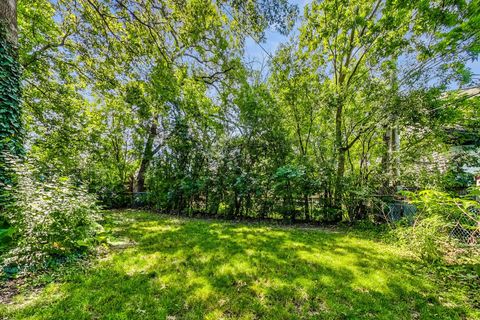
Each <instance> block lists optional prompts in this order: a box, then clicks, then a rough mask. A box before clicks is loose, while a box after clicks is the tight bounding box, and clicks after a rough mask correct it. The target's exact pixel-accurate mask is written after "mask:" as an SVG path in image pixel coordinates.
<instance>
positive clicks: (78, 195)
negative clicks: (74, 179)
mask: <svg viewBox="0 0 480 320" xmlns="http://www.w3.org/2000/svg"><path fill="white" fill-rule="evenodd" d="M15 171H16V180H17V181H16V183H15V187H10V189H9V190H8V192H9V193H10V195H9V196H10V198H11V199H12V200H13V201H11V202H10V204H9V205H8V206H7V207H6V210H5V213H4V214H5V216H6V219H7V221H8V223H9V224H10V225H11V226H12V227H13V229H14V240H15V248H14V249H12V250H11V251H10V252H9V253H8V254H7V258H6V259H5V260H4V270H5V266H7V267H6V268H14V269H18V268H29V267H36V268H38V267H39V268H42V267H48V265H49V264H50V263H54V262H56V261H58V260H59V259H63V258H65V257H69V256H71V255H72V254H78V253H81V252H85V251H86V250H88V248H89V247H90V246H91V245H92V244H93V242H94V239H95V238H94V237H95V233H96V232H97V231H99V228H101V227H100V225H98V223H97V221H98V217H99V210H98V208H97V205H96V200H95V198H94V196H92V195H91V194H89V193H88V192H87V191H86V190H85V188H84V187H77V186H74V185H73V184H72V183H71V181H70V180H69V179H68V178H58V177H54V178H51V179H46V178H44V177H42V176H41V175H39V174H38V173H36V172H35V170H34V169H33V166H31V165H27V164H21V165H19V164H17V165H16V170H15Z"/></svg>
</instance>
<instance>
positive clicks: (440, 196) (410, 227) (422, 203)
mask: <svg viewBox="0 0 480 320" xmlns="http://www.w3.org/2000/svg"><path fill="white" fill-rule="evenodd" d="M404 195H406V196H407V197H408V198H409V202H410V203H412V204H413V205H415V206H416V207H417V209H418V210H417V215H416V216H415V217H414V220H413V221H411V219H404V220H403V221H400V222H399V228H396V229H395V230H394V232H395V234H396V236H397V237H398V239H400V240H401V241H402V242H403V243H404V244H406V245H408V247H409V248H410V249H411V250H412V251H413V252H414V253H416V254H417V255H418V256H419V257H420V258H422V259H424V260H426V261H429V262H435V261H439V260H441V259H443V257H444V256H445V254H446V253H448V252H450V251H452V252H453V251H454V250H453V249H455V247H456V246H457V245H458V242H457V241H456V240H455V239H453V238H452V237H451V236H450V233H451V231H452V230H453V228H454V227H455V226H459V221H462V220H464V219H463V218H465V217H466V218H468V219H469V223H470V222H471V223H473V224H474V225H476V228H478V221H480V219H479V217H478V216H477V215H476V214H474V213H470V211H471V209H473V208H479V207H480V204H479V203H478V202H477V201H475V200H471V199H470V198H471V196H470V195H467V196H466V197H465V198H458V197H452V196H450V195H449V194H447V193H444V192H440V191H434V190H424V191H420V192H417V193H413V192H405V193H404ZM465 227H466V226H465Z"/></svg>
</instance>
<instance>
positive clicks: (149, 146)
mask: <svg viewBox="0 0 480 320" xmlns="http://www.w3.org/2000/svg"><path fill="white" fill-rule="evenodd" d="M156 136H157V124H156V123H155V121H153V122H152V124H151V126H150V130H149V132H148V137H147V142H146V143H145V149H144V151H143V157H142V162H141V163H140V168H139V169H138V173H137V178H136V182H135V188H134V192H144V191H145V173H146V172H147V169H148V166H149V165H150V162H151V161H152V157H153V140H154V139H155V137H156Z"/></svg>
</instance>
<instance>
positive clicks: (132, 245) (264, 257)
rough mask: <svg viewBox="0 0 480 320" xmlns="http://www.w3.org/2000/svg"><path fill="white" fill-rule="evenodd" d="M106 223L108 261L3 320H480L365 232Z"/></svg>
mask: <svg viewBox="0 0 480 320" xmlns="http://www.w3.org/2000/svg"><path fill="white" fill-rule="evenodd" d="M107 218H108V223H107V228H109V229H110V230H111V232H112V235H113V237H114V240H113V241H112V247H111V250H109V252H108V253H107V254H105V255H103V256H102V257H100V258H98V259H96V260H95V261H94V263H92V266H91V267H89V268H86V269H72V270H73V271H71V272H68V273H67V274H66V275H64V276H63V277H62V278H61V279H60V280H57V281H52V282H51V283H49V284H48V285H46V286H45V287H43V288H41V289H39V290H35V291H33V292H32V291H26V292H23V293H21V294H18V295H17V296H15V297H14V298H13V300H12V301H11V302H10V303H8V304H5V305H3V306H0V318H1V317H2V315H3V317H5V318H6V319H142V320H143V319H169V320H173V319H478V318H480V313H479V310H478V309H475V305H474V304H475V303H474V302H473V301H472V299H471V297H472V292H470V293H469V289H468V288H466V287H465V286H462V285H460V284H458V283H457V282H453V281H452V282H448V280H444V279H440V278H439V276H438V275H437V274H436V273H435V272H432V271H431V269H430V268H428V267H425V265H423V264H422V263H421V262H419V261H416V260H414V259H413V258H411V257H410V255H409V254H408V252H404V251H402V250H400V249H398V248H396V247H394V246H391V245H387V244H384V243H381V242H379V241H375V240H372V239H370V238H369V237H368V236H364V235H362V234H360V233H358V232H345V231H334V230H322V229H306V228H293V227H275V226H273V227H272V226H271V227H269V226H267V225H264V224H260V223H252V224H244V223H233V222H221V221H215V220H197V219H188V218H175V217H171V216H163V215H155V214H151V213H146V212H140V211H115V212H111V213H108V214H107ZM476 280H478V278H477V279H476ZM469 294H470V295H469ZM474 295H475V293H474Z"/></svg>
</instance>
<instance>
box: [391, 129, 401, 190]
mask: <svg viewBox="0 0 480 320" xmlns="http://www.w3.org/2000/svg"><path fill="white" fill-rule="evenodd" d="M392 135H393V137H392V140H393V158H394V166H395V167H394V169H393V174H394V178H393V182H394V186H398V183H399V180H400V130H399V129H398V125H395V127H394V128H393V132H392Z"/></svg>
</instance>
